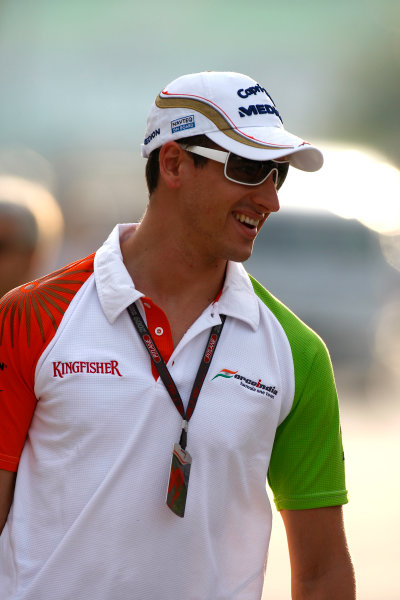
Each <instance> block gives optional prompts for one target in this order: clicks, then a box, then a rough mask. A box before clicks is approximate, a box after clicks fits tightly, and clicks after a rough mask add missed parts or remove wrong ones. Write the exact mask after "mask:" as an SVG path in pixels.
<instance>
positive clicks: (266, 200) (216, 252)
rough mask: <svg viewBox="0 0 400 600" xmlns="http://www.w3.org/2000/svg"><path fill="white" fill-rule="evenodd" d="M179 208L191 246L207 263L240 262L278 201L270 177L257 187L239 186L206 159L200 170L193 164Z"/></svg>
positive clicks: (218, 164) (220, 168) (246, 257)
mask: <svg viewBox="0 0 400 600" xmlns="http://www.w3.org/2000/svg"><path fill="white" fill-rule="evenodd" d="M189 160H190V159H189ZM180 208H181V211H182V212H181V214H182V216H183V218H184V222H185V223H187V225H185V227H187V230H188V232H189V234H190V235H189V244H190V245H192V246H193V245H195V247H196V248H198V250H199V251H201V252H202V253H203V254H204V256H207V257H208V259H209V260H210V261H212V260H215V259H223V260H233V261H237V262H242V261H245V260H247V259H248V258H249V257H250V255H251V253H252V250H253V244H254V240H255V238H256V237H257V235H258V232H259V231H260V229H261V227H262V226H263V225H264V223H265V221H266V219H267V218H268V216H269V215H270V214H271V213H272V212H276V211H278V210H279V200H278V196H277V192H276V189H275V185H274V181H273V176H272V175H270V176H269V177H268V179H267V180H266V181H264V182H263V183H262V184H260V185H258V186H246V185H241V184H238V183H234V182H232V181H229V180H228V179H226V177H225V176H224V165H223V164H221V163H217V162H215V161H212V160H209V161H208V163H207V164H206V165H205V166H204V167H202V168H196V167H194V165H193V169H192V173H191V177H190V179H189V180H188V183H187V185H186V187H185V194H184V201H183V202H182V204H181V207H180Z"/></svg>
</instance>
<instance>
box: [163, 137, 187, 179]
mask: <svg viewBox="0 0 400 600" xmlns="http://www.w3.org/2000/svg"><path fill="white" fill-rule="evenodd" d="M186 162H187V156H185V151H184V150H183V149H182V148H181V146H180V145H179V144H177V143H176V142H167V143H166V144H164V146H163V147H162V148H161V150H160V155H159V163H160V175H161V177H162V179H163V181H164V182H165V183H166V185H167V186H168V187H169V188H172V189H177V188H179V187H180V185H181V175H182V166H183V164H184V163H186Z"/></svg>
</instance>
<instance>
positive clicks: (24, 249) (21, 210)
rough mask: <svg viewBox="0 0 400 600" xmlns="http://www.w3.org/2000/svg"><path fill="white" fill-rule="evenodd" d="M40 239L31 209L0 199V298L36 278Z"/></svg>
mask: <svg viewBox="0 0 400 600" xmlns="http://www.w3.org/2000/svg"><path fill="white" fill-rule="evenodd" d="M38 235H39V231H38V225H37V222H36V219H35V216H34V215H33V213H32V212H31V211H30V210H29V208H27V207H26V206H22V205H19V204H15V203H13V202H7V201H3V200H1V199H0V297H2V296H4V294H5V293H6V292H8V291H9V290H11V289H13V288H15V287H17V286H18V285H21V284H22V283H24V282H25V281H29V280H30V279H31V278H32V277H33V272H34V266H35V258H36V250H37V245H38Z"/></svg>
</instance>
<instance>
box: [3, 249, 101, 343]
mask: <svg viewBox="0 0 400 600" xmlns="http://www.w3.org/2000/svg"><path fill="white" fill-rule="evenodd" d="M94 256H95V255H94V254H91V255H90V256H87V257H86V258H83V259H81V260H77V261H75V262H73V263H71V264H69V265H66V266H65V267H62V268H61V269H58V270H57V271H54V272H52V273H49V274H48V275H44V276H43V277H40V278H39V279H36V280H34V281H30V282H28V283H25V284H23V285H21V286H19V287H17V288H15V289H13V290H11V291H9V292H8V293H7V294H6V295H5V296H3V298H2V299H1V300H0V346H2V345H4V344H5V343H7V345H8V346H9V347H11V348H13V347H14V346H15V345H17V344H18V345H22V346H24V347H25V348H30V347H31V346H32V345H35V346H36V345H37V344H38V343H39V345H42V344H43V345H45V344H47V343H48V342H49V341H50V339H51V338H52V337H53V336H54V334H55V333H56V331H57V328H58V326H59V324H60V322H61V320H62V318H63V316H64V314H65V312H66V310H67V309H68V307H69V305H70V303H71V301H72V299H73V298H74V297H75V295H76V293H77V292H78V291H79V290H80V289H81V287H82V285H83V284H84V283H85V282H86V281H87V279H88V278H89V277H90V276H91V275H92V273H93V261H94Z"/></svg>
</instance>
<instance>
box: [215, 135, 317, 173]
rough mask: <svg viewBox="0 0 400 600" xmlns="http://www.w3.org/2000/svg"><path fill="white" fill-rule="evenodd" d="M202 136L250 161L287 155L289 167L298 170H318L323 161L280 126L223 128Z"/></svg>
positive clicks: (311, 146) (312, 147)
mask: <svg viewBox="0 0 400 600" xmlns="http://www.w3.org/2000/svg"><path fill="white" fill-rule="evenodd" d="M205 135H206V136H207V137H208V138H210V140H212V141H213V142H214V143H216V144H218V145H219V146H221V148H224V149H225V150H228V151H230V152H234V153H235V154H237V155H238V156H243V157H244V158H249V159H251V160H276V159H278V158H283V157H287V158H288V161H289V163H290V165H291V166H293V167H296V168H297V169H301V170H302V171H318V169H320V168H321V167H322V165H323V162H324V158H323V155H322V152H321V151H320V150H318V148H316V147H315V146H313V145H312V144H309V143H308V142H305V141H304V140H302V139H301V138H299V137H297V136H295V135H293V134H292V133H289V132H288V131H286V130H285V129H283V128H280V127H247V128H246V127H244V128H242V129H225V130H222V131H221V130H220V131H210V132H205Z"/></svg>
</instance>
